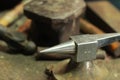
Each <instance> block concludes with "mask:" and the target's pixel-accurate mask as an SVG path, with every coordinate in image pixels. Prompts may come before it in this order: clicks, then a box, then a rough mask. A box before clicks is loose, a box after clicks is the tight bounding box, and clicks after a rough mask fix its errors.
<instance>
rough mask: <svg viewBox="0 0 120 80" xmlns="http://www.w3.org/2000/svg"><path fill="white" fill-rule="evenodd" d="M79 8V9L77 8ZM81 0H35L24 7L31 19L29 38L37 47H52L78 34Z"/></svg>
mask: <svg viewBox="0 0 120 80" xmlns="http://www.w3.org/2000/svg"><path fill="white" fill-rule="evenodd" d="M78 6H79V7H78ZM84 8H85V3H84V1H83V0H72V1H69V0H35V1H32V2H31V3H29V4H28V5H26V6H25V10H24V12H25V15H26V16H27V17H28V18H30V19H32V20H33V22H32V25H31V29H30V33H29V37H30V38H31V39H32V40H33V41H34V42H35V43H36V44H37V45H39V46H53V45H56V44H58V43H60V42H64V41H66V40H68V39H69V36H71V35H75V34H79V30H80V29H79V18H80V17H81V14H82V13H83V11H84Z"/></svg>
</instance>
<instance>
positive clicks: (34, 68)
mask: <svg viewBox="0 0 120 80" xmlns="http://www.w3.org/2000/svg"><path fill="white" fill-rule="evenodd" d="M50 63H51V62H50V61H36V60H35V59H34V57H32V56H23V55H10V54H9V53H5V52H0V80H47V76H46V75H45V73H44V71H45V66H47V65H48V64H50ZM53 63H54V62H53Z"/></svg>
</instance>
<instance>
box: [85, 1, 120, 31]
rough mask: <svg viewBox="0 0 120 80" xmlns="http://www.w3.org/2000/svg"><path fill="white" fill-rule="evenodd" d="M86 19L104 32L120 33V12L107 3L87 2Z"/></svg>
mask: <svg viewBox="0 0 120 80" xmlns="http://www.w3.org/2000/svg"><path fill="white" fill-rule="evenodd" d="M87 6H88V10H87V15H86V16H87V17H88V19H89V20H90V21H91V22H92V23H94V24H96V25H97V26H98V27H99V28H101V29H102V30H104V32H120V27H119V26H120V11H119V10H118V9H117V8H116V7H115V6H113V5H112V3H110V2H109V1H103V0H102V1H91V2H87Z"/></svg>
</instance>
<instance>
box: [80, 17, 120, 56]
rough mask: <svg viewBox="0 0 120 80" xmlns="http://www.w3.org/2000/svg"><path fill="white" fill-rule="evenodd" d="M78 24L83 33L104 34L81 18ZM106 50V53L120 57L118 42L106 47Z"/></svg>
mask: <svg viewBox="0 0 120 80" xmlns="http://www.w3.org/2000/svg"><path fill="white" fill-rule="evenodd" d="M80 23H81V25H80V26H81V31H83V32H84V33H90V34H105V32H103V31H102V30H101V29H99V28H97V26H95V25H93V24H92V23H90V22H89V21H87V20H85V19H83V18H81V19H80ZM106 49H108V51H109V52H111V53H112V55H113V56H114V57H119V56H120V43H119V42H118V41H117V42H114V43H112V44H110V45H109V46H107V48H106Z"/></svg>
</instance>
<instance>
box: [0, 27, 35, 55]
mask: <svg viewBox="0 0 120 80" xmlns="http://www.w3.org/2000/svg"><path fill="white" fill-rule="evenodd" d="M0 40H3V41H5V42H6V43H7V44H8V47H9V48H10V50H13V51H16V52H22V53H23V54H26V55H29V54H33V53H34V52H35V51H36V45H35V44H34V43H33V42H32V41H28V40H27V38H26V36H25V35H24V34H22V33H20V32H17V31H11V30H9V29H7V28H5V27H3V26H1V25H0Z"/></svg>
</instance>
